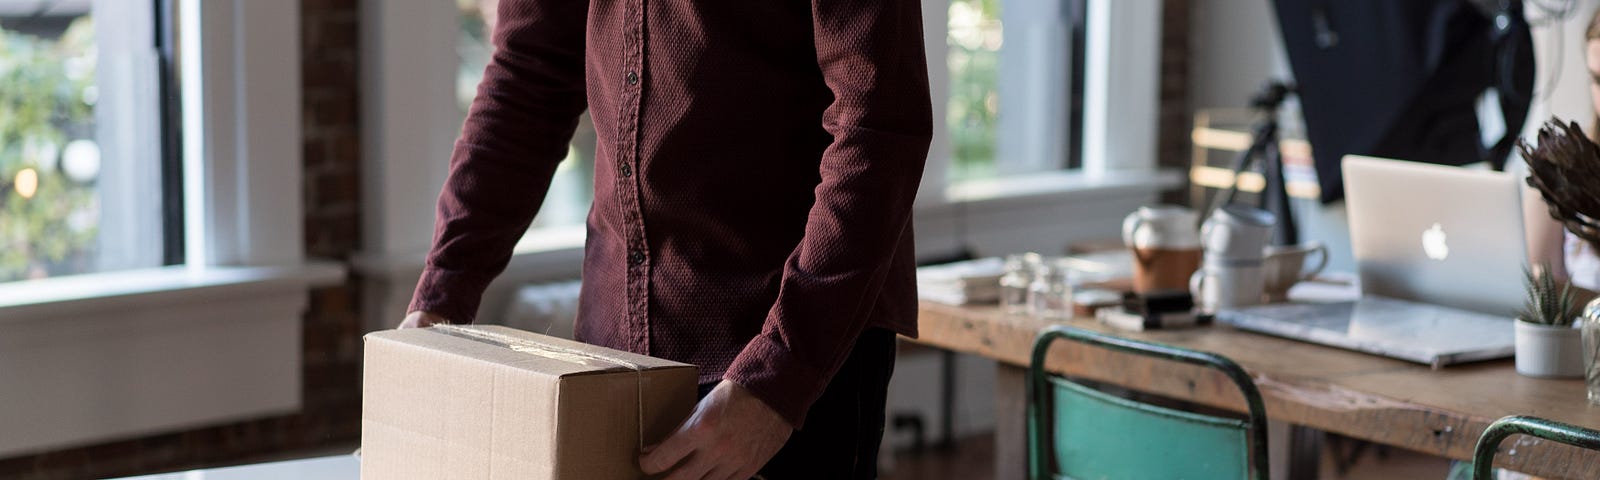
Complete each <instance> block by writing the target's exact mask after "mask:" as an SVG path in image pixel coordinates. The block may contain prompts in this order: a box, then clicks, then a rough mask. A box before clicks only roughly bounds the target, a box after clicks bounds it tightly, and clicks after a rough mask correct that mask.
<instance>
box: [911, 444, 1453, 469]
mask: <svg viewBox="0 0 1600 480" xmlns="http://www.w3.org/2000/svg"><path fill="white" fill-rule="evenodd" d="M993 447H994V436H992V435H979V436H973V437H968V438H965V439H962V440H960V441H958V442H957V443H956V447H955V449H953V450H948V451H945V450H938V449H933V448H930V449H928V450H926V451H924V452H923V453H921V454H913V453H910V452H897V453H896V454H895V455H894V462H893V465H886V466H885V467H884V468H883V469H882V471H881V473H882V476H881V479H882V480H993V479H994V448H993ZM1449 470H1450V462H1449V461H1448V460H1446V459H1443V458H1439V457H1433V456H1429V455H1424V454H1421V453H1416V452H1411V451H1408V450H1400V449H1389V450H1388V451H1387V452H1385V453H1384V454H1382V455H1379V454H1378V452H1377V451H1375V450H1372V449H1368V450H1367V451H1366V452H1365V453H1364V454H1362V455H1361V457H1360V459H1359V461H1357V462H1356V463H1355V464H1354V465H1353V466H1352V467H1351V468H1350V469H1349V471H1347V472H1345V474H1344V475H1340V474H1339V473H1338V470H1337V466H1336V462H1335V460H1334V454H1333V453H1332V452H1331V451H1330V452H1325V453H1324V457H1323V461H1322V474H1321V478H1322V479H1323V480H1328V479H1347V478H1348V479H1372V480H1388V479H1393V480H1411V479H1419V478H1445V474H1447V473H1448V472H1449Z"/></svg>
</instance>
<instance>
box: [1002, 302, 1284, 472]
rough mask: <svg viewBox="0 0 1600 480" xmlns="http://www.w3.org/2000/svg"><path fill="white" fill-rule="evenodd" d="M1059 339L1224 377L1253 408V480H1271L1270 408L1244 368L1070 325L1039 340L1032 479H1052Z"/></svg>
mask: <svg viewBox="0 0 1600 480" xmlns="http://www.w3.org/2000/svg"><path fill="white" fill-rule="evenodd" d="M1056 340H1070V341H1074V342H1078V343H1083V344H1087V345H1090V346H1094V347H1099V348H1105V349H1109V350H1113V351H1118V352H1124V353H1131V354H1135V355H1143V356H1148V357H1154V358H1160V359H1164V360H1171V361H1174V362H1180V363H1187V364H1191V365H1198V366H1202V367H1207V368H1211V369H1214V370H1217V371H1220V372H1222V373H1223V374H1224V375H1226V376H1227V377H1228V379H1229V380H1232V381H1233V383H1234V385H1236V386H1238V387H1239V393H1241V394H1243V395H1244V400H1245V404H1246V405H1247V406H1248V409H1249V412H1248V413H1249V420H1248V424H1249V429H1250V432H1249V439H1250V447H1249V454H1250V457H1251V458H1250V459H1249V461H1250V466H1251V470H1253V471H1254V473H1253V477H1254V478H1256V479H1257V480H1266V479H1267V475H1268V473H1269V471H1268V467H1267V461H1268V458H1267V409H1266V407H1265V406H1264V405H1263V403H1262V401H1261V392H1260V390H1258V389H1257V388H1256V384H1255V382H1254V381H1252V380H1251V379H1250V374H1248V373H1245V371H1244V369H1243V368H1241V367H1239V365H1238V364H1236V363H1234V362H1233V361H1232V360H1229V359H1228V358H1227V357H1223V356H1221V355H1217V354H1213V353H1206V352H1199V351H1194V350H1188V349H1183V348H1177V347H1173V346H1169V345H1162V344H1159V343H1151V342H1143V341H1138V340H1130V339H1126V338H1121V337H1115V336H1111V335H1105V334H1101V333H1096V332H1092V331H1088V330H1084V329H1081V328H1073V327H1069V326H1066V325H1055V326H1051V327H1049V328H1046V329H1044V330H1043V331H1041V332H1040V333H1039V336H1038V338H1037V339H1036V340H1034V344H1033V356H1032V361H1031V362H1030V363H1029V364H1028V384H1027V399H1028V408H1027V410H1028V412H1027V414H1028V452H1029V458H1028V478H1031V479H1034V480H1045V479H1048V478H1050V476H1051V475H1052V474H1051V472H1050V458H1049V456H1048V455H1044V454H1042V452H1044V451H1046V447H1047V446H1048V445H1047V443H1048V440H1047V435H1045V434H1044V432H1045V431H1047V430H1049V427H1050V425H1049V422H1050V419H1049V415H1048V414H1047V413H1046V412H1047V410H1048V409H1046V408H1043V406H1044V405H1045V404H1046V403H1047V402H1049V401H1050V398H1048V396H1049V392H1050V388H1049V385H1048V382H1049V376H1050V373H1049V371H1047V370H1046V369H1045V368H1044V367H1045V357H1046V354H1048V353H1049V351H1050V345H1051V344H1052V343H1054V342H1055V341H1056Z"/></svg>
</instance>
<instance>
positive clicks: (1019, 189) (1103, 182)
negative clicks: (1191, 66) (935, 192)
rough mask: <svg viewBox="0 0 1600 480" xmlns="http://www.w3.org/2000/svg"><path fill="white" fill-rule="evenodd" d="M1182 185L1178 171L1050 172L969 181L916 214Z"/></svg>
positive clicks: (1160, 189)
mask: <svg viewBox="0 0 1600 480" xmlns="http://www.w3.org/2000/svg"><path fill="white" fill-rule="evenodd" d="M1181 185H1183V174H1182V172H1179V171H1177V170H1157V171H1111V172H1105V173H1100V174H1091V173H1087V172H1081V171H1051V172H1040V173H1033V174H1027V175H1013V176H1007V177H1001V178H993V179H983V180H969V181H965V182H960V183H956V184H954V185H951V186H950V187H949V188H947V189H945V195H944V199H943V201H927V202H923V203H920V204H918V205H917V206H916V213H917V214H919V215H925V214H946V213H951V212H953V211H955V210H957V209H959V208H966V207H980V208H985V209H987V208H1010V207H1025V206H1036V205H1045V204H1051V203H1059V202H1064V201H1069V200H1075V199H1080V198H1085V197H1094V196H1103V195H1117V194H1125V193H1150V192H1160V191H1164V190H1169V189H1172V188H1177V187H1179V186H1181Z"/></svg>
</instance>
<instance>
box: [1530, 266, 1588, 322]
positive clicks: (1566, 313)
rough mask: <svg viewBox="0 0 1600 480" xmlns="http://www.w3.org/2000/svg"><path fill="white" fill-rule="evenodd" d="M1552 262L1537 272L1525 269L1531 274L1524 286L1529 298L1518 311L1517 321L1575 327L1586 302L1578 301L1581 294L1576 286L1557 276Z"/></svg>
mask: <svg viewBox="0 0 1600 480" xmlns="http://www.w3.org/2000/svg"><path fill="white" fill-rule="evenodd" d="M1550 270H1551V267H1550V265H1548V264H1545V265H1542V266H1540V268H1539V269H1538V270H1537V271H1533V270H1528V269H1524V270H1523V273H1524V274H1525V275H1527V279H1526V281H1525V282H1524V287H1525V288H1526V289H1527V293H1528V299H1527V302H1526V303H1524V304H1523V307H1522V311H1521V312H1518V313H1517V320H1520V321H1523V322H1528V323H1532V324H1535V325H1545V326H1551V327H1564V328H1570V327H1572V324H1573V322H1575V321H1577V319H1578V314H1579V313H1580V312H1579V310H1580V309H1581V308H1582V305H1579V304H1578V293H1577V291H1575V290H1573V289H1572V284H1571V283H1568V282H1566V281H1562V280H1559V279H1556V277H1555V275H1554V274H1551V273H1550Z"/></svg>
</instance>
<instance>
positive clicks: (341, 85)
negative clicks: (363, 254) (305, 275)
mask: <svg viewBox="0 0 1600 480" xmlns="http://www.w3.org/2000/svg"><path fill="white" fill-rule="evenodd" d="M272 1H277V0H272ZM358 4H359V1H358V0H301V35H302V36H301V45H300V47H301V54H302V60H301V62H302V70H301V71H302V75H303V76H302V82H301V83H302V86H303V91H302V94H303V96H304V123H303V130H304V134H305V138H304V142H303V146H304V166H305V183H304V191H303V194H304V197H305V245H306V254H307V255H308V256H310V257H316V258H324V259H333V260H346V259H348V258H349V257H350V255H351V254H352V253H354V252H355V250H356V248H357V247H358V245H360V242H361V238H360V237H361V232H360V225H361V219H360V208H359V207H360V205H359V198H360V191H359V189H360V181H359V179H360V176H359V173H360V172H359V166H360V145H361V142H360V137H359V135H360V128H359V127H360V125H359V124H358V122H359V114H358V113H359V111H360V109H359V106H360V100H359V97H360V95H359V94H360V90H359V79H358V78H357V76H358V75H357V72H358V70H359V68H358V55H359V52H360V51H359V49H358V45H357V42H358V38H359V35H358V30H357V28H358V27H359V25H358V24H357V22H358V19H359V12H358V8H357V7H358ZM347 282H348V283H346V284H344V285H340V286H335V287H330V288H323V289H319V290H315V291H312V292H311V298H310V300H311V301H310V307H309V309H308V311H307V313H306V315H305V319H304V338H303V344H304V349H305V354H304V362H303V368H304V370H303V372H302V374H303V377H304V379H303V381H304V389H303V392H304V393H303V395H304V396H303V398H302V403H303V406H304V408H303V410H302V412H301V413H300V414H297V415H289V416H282V417H274V418H268V419H263V420H257V421H250V422H243V423H237V424H231V425H223V426H216V427H211V428H205V429H199V430H193V431H186V432H174V433H169V434H164V435H156V436H151V437H146V438H140V439H135V440H128V441H120V442H114V443H107V444H102V445H93V446H87V447H80V448H73V449H69V450H61V451H55V452H47V453H42V454H38V455H31V456H27V457H19V458H10V459H0V478H5V479H10V478H22V479H79V478H103V477H120V476H128V475H137V474H144V473H153V472H165V471H174V470H184V469H191V468H200V467H207V466H217V465H228V464H237V463H244V462H253V461H265V460H271V459H276V458H282V457H285V456H293V455H296V454H297V453H301V454H303V453H308V452H326V453H329V454H332V453H335V452H338V451H347V450H349V449H353V448H354V446H355V443H356V442H357V440H358V438H359V436H360V418H361V385H360V381H361V369H360V363H359V362H360V356H361V337H360V335H361V324H360V315H359V312H358V311H357V308H358V307H359V305H360V302H359V297H358V295H359V289H358V288H357V283H356V279H354V278H352V279H349V280H348V281H347Z"/></svg>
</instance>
